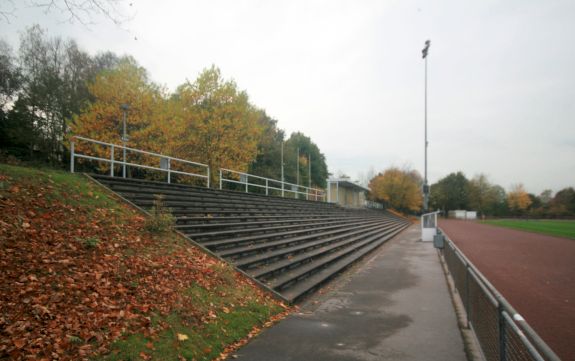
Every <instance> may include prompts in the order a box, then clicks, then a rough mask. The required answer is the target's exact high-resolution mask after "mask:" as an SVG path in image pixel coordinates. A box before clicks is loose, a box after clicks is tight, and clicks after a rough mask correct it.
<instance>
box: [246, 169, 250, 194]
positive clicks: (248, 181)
mask: <svg viewBox="0 0 575 361" xmlns="http://www.w3.org/2000/svg"><path fill="white" fill-rule="evenodd" d="M249 183H250V177H249V176H248V175H247V174H246V193H247V192H248V184H249Z"/></svg>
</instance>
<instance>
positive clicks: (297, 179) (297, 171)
mask: <svg viewBox="0 0 575 361" xmlns="http://www.w3.org/2000/svg"><path fill="white" fill-rule="evenodd" d="M296 184H297V185H298V187H299V147H297V164H296ZM298 190H299V189H298Z"/></svg>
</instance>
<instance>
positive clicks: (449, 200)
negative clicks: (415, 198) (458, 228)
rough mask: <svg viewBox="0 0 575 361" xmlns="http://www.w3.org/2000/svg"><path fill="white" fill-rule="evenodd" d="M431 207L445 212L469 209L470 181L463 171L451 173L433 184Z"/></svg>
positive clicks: (430, 199)
mask: <svg viewBox="0 0 575 361" xmlns="http://www.w3.org/2000/svg"><path fill="white" fill-rule="evenodd" d="M429 201H430V205H431V207H430V208H435V209H441V210H443V211H444V212H446V213H447V212H448V211H450V210H456V209H469V181H468V180H467V178H466V177H465V175H464V174H463V173H462V172H457V173H451V174H449V175H447V176H446V177H444V178H442V179H440V180H439V181H438V182H436V183H434V184H432V185H431V190H430V198H429Z"/></svg>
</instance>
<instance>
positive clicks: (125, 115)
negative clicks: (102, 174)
mask: <svg viewBox="0 0 575 361" xmlns="http://www.w3.org/2000/svg"><path fill="white" fill-rule="evenodd" d="M120 109H122V111H123V112H124V121H123V130H122V146H123V149H122V154H123V160H122V163H123V164H122V177H123V178H126V143H127V142H128V136H127V134H126V117H127V113H128V109H130V106H129V105H128V104H122V105H120Z"/></svg>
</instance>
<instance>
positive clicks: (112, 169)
mask: <svg viewBox="0 0 575 361" xmlns="http://www.w3.org/2000/svg"><path fill="white" fill-rule="evenodd" d="M110 176H111V177H113V176H114V144H112V145H111V149H110Z"/></svg>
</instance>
